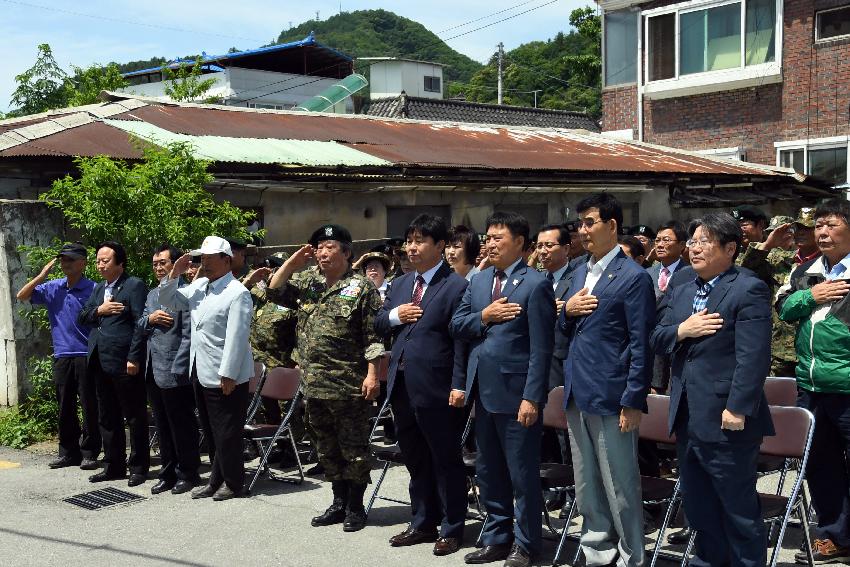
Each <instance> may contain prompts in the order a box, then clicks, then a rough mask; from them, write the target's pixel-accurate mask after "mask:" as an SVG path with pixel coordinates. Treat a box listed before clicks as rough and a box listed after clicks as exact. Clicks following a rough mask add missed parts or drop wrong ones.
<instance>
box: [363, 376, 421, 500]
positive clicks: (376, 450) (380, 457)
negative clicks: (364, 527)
mask: <svg viewBox="0 0 850 567" xmlns="http://www.w3.org/2000/svg"><path fill="white" fill-rule="evenodd" d="M385 376H386V375H385ZM381 416H386V417H388V418H389V419H392V408H391V407H390V398H389V396H388V397H387V399H386V400H385V401H384V404H383V405H382V406H381V409H380V410H378V414H377V415H376V416H375V417H374V418H373V419H374V423H373V424H372V431H371V432H370V433H369V452H370V453H371V454H372V457H373V458H374V459H376V460H377V461H378V462H379V463H383V466H382V467H381V474H380V475H379V476H378V481H377V482H376V483H375V488H374V489H373V490H372V496H370V497H369V503H368V504H367V505H366V516H367V517H368V516H369V511H370V510H372V506H373V505H374V504H375V500H377V499H378V498H380V499H381V500H386V501H388V502H395V503H397V504H405V505H408V506H409V505H410V502H406V501H404V500H396V499H395V498H390V497H388V496H378V492H379V491H380V490H381V485H382V484H383V483H384V477H386V476H387V471H388V470H389V468H390V465H392V464H397V465H403V464H404V459H402V457H401V448H399V446H398V441H396V442H395V443H393V444H392V445H377V444H375V443H373V442H372V440H373V439H374V438H375V430H376V429H378V424H379V423H380V422H381V419H380V418H381Z"/></svg>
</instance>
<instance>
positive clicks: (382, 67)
mask: <svg viewBox="0 0 850 567" xmlns="http://www.w3.org/2000/svg"><path fill="white" fill-rule="evenodd" d="M426 76H427V77H439V78H440V91H441V92H438V93H436V92H430V91H426V90H425V77H426ZM369 81H370V83H371V85H370V87H369V89H370V90H369V96H370V97H371V98H373V99H378V98H392V97H396V96H398V95H399V94H401V91H404V92H406V93H407V94H408V95H410V96H417V97H423V98H435V99H441V98H443V92H445V88H446V86H445V84H444V81H443V68H442V66H440V65H433V64H430V63H420V62H418V61H380V62H378V63H373V64H372V65H371V66H370V68H369Z"/></svg>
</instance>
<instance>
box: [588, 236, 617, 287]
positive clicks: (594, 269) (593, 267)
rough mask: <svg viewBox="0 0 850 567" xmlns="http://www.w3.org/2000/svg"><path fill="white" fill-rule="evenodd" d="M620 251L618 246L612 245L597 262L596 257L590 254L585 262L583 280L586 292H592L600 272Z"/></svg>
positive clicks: (600, 274) (600, 275)
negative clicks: (585, 270) (585, 273)
mask: <svg viewBox="0 0 850 567" xmlns="http://www.w3.org/2000/svg"><path fill="white" fill-rule="evenodd" d="M619 253H620V247H619V246H614V247H613V248H612V249H611V251H610V252H608V253H607V254H605V255H604V256H602V259H600V260H599V261H598V262H597V261H596V259H595V258H594V257H593V256H591V257H590V260H588V262H587V277H586V278H585V280H584V287H586V288H587V293H588V294H589V295H590V294H593V288H594V287H596V284H597V282H599V278H601V277H602V272H604V271H605V269H606V268H607V267H608V264H610V263H611V260H613V259H614V258H615V257H616V256H617V254H619Z"/></svg>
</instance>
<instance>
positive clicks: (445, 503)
mask: <svg viewBox="0 0 850 567" xmlns="http://www.w3.org/2000/svg"><path fill="white" fill-rule="evenodd" d="M391 403H392V405H393V415H394V416H395V427H396V430H395V433H396V436H397V438H398V446H399V448H401V454H402V457H403V459H404V464H405V466H406V467H407V470H408V472H409V473H410V507H411V515H412V516H413V518H412V521H411V528H413V529H417V530H424V531H429V530H433V529H435V528H437V527H439V529H440V535H441V536H442V537H456V538H463V525H464V522H465V521H466V507H467V503H466V471H465V469H464V466H463V458H462V456H461V443H460V440H461V437H462V436H463V427H464V419H463V417H464V411H463V409H461V408H453V407H449V405H448V404H446V405H445V406H443V407H439V408H421V407H414V406H411V405H410V398H409V397H408V394H407V388H406V385H405V380H404V374H403V373H402V372H399V373H398V374H396V378H395V385H394V387H393V395H392V400H391Z"/></svg>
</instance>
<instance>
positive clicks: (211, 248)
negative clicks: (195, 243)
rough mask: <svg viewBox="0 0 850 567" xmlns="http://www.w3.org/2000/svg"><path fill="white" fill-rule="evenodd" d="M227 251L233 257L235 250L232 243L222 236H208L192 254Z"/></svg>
mask: <svg viewBox="0 0 850 567" xmlns="http://www.w3.org/2000/svg"><path fill="white" fill-rule="evenodd" d="M222 252H223V253H225V254H227V255H228V256H230V257H231V258H233V250H231V249H230V243H229V242H227V240H225V239H223V238H221V237H220V236H207V237H206V238H204V241H203V242H202V243H201V247H200V248H198V249H197V250H192V251H191V252H190V254H191V255H192V256H200V255H201V254H219V253H222Z"/></svg>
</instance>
